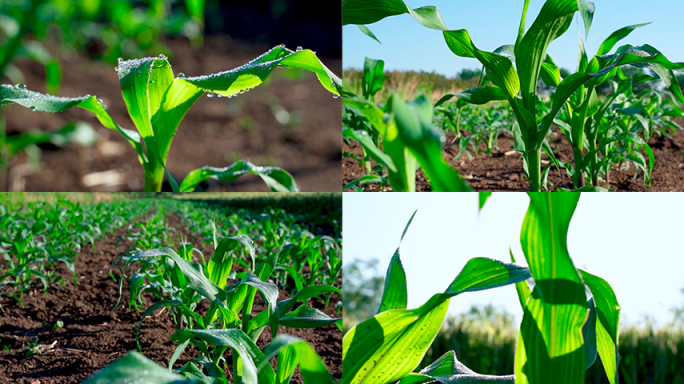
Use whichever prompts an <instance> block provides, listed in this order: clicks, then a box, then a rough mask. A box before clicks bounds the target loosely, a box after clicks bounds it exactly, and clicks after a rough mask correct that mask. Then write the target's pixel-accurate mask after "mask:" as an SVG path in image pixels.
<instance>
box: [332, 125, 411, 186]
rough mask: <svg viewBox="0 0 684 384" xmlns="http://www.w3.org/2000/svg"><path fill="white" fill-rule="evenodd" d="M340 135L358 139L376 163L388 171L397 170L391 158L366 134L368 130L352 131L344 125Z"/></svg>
mask: <svg viewBox="0 0 684 384" xmlns="http://www.w3.org/2000/svg"><path fill="white" fill-rule="evenodd" d="M342 137H349V138H352V139H354V140H356V141H358V142H359V143H360V144H361V146H362V147H363V149H365V150H366V153H367V154H368V156H370V158H371V159H373V160H375V161H376V162H377V163H378V164H380V165H382V166H384V167H387V168H388V169H389V171H390V172H393V173H396V172H397V168H396V166H395V165H394V161H393V160H392V158H391V157H389V156H388V155H387V154H385V153H383V152H382V151H381V150H380V148H378V147H377V146H376V145H375V143H374V142H373V139H372V138H371V137H370V135H368V132H366V131H361V130H358V131H354V130H352V129H351V128H349V127H344V128H342ZM366 176H371V175H366Z"/></svg>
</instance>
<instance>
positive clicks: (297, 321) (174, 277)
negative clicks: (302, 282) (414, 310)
mask: <svg viewBox="0 0 684 384" xmlns="http://www.w3.org/2000/svg"><path fill="white" fill-rule="evenodd" d="M239 248H244V249H246V250H247V252H248V254H249V255H250V258H251V260H252V268H251V271H253V272H245V273H235V271H234V270H233V269H232V267H233V263H234V260H235V259H236V254H237V253H236V251H237V250H238V249H239ZM281 251H282V248H280V249H276V250H274V251H273V252H272V253H271V254H270V255H269V256H268V257H267V258H266V259H265V260H264V261H262V262H261V263H259V265H257V266H256V267H254V260H256V259H255V254H254V253H255V248H254V243H253V242H252V240H251V239H250V238H249V237H248V236H246V235H238V236H233V237H227V238H224V239H222V240H221V241H219V242H218V244H216V250H215V252H214V253H213V255H212V256H211V258H210V259H209V261H208V262H205V263H202V264H200V263H196V262H194V261H192V248H191V246H184V247H181V249H180V254H178V253H176V252H175V251H173V250H171V249H168V248H162V249H154V250H149V251H145V252H142V253H140V254H138V255H135V256H133V257H130V258H128V259H127V260H126V261H125V263H124V265H123V266H122V267H121V269H120V271H121V273H122V275H121V276H122V279H121V282H120V284H123V272H124V271H125V270H126V268H128V267H129V266H131V265H132V264H133V263H135V262H140V266H139V268H138V270H137V272H136V273H135V274H133V275H132V276H131V277H130V279H129V281H130V304H131V305H135V306H136V307H137V308H138V309H139V310H140V307H139V305H140V306H144V301H143V300H142V296H141V295H142V293H144V292H150V293H152V294H154V295H155V296H157V297H158V298H159V299H161V300H160V301H158V302H156V303H154V304H153V305H151V306H150V307H148V308H146V309H145V311H144V313H143V315H142V319H141V321H140V324H139V325H138V329H137V330H136V340H137V336H138V331H139V330H140V325H142V322H143V321H144V319H145V317H147V316H148V315H149V314H151V313H152V312H154V311H155V310H157V309H159V308H162V307H166V308H168V309H169V310H170V311H171V312H172V314H173V318H174V321H175V323H176V325H177V331H176V332H175V333H174V334H173V335H172V336H171V340H172V341H176V342H177V343H178V346H177V348H176V351H175V353H174V355H173V356H172V357H171V360H170V361H169V367H171V368H173V365H174V363H175V362H176V360H177V359H178V358H179V357H180V356H181V355H182V353H183V352H184V351H185V349H186V348H187V347H188V346H189V345H191V344H192V345H194V346H196V347H197V348H198V349H199V350H200V351H201V353H202V357H200V358H198V359H194V360H192V361H191V362H189V363H187V364H186V365H185V366H183V367H182V368H180V369H178V370H176V372H178V373H182V374H184V375H185V376H186V377H189V378H198V379H202V380H205V382H210V383H226V382H227V381H226V379H225V378H226V372H225V371H226V369H228V363H227V361H226V358H225V357H224V354H225V352H227V351H228V350H231V351H232V352H231V357H232V368H233V375H232V377H233V383H234V384H242V383H244V384H252V383H254V384H256V383H257V382H258V383H260V384H261V383H276V381H275V380H276V376H277V378H278V381H277V383H279V384H280V383H289V382H290V378H291V376H292V374H293V373H294V369H295V368H296V367H297V366H298V365H299V367H300V369H301V371H302V373H303V376H304V380H305V382H307V383H309V382H310V383H315V382H317V381H315V380H322V381H321V382H327V383H332V377H331V376H330V374H329V373H328V371H327V369H326V368H325V365H323V363H322V361H321V359H320V357H318V355H316V354H315V353H313V354H312V353H311V352H312V350H309V349H310V347H309V346H308V344H307V345H306V346H302V347H297V348H295V347H293V348H288V346H291V345H295V344H297V345H300V344H298V343H299V342H300V340H298V339H296V338H293V337H291V336H287V335H279V336H277V331H278V326H279V325H282V326H285V327H291V328H316V327H322V326H326V325H330V324H333V323H336V322H338V321H339V319H333V318H330V317H328V316H327V315H325V314H324V313H322V312H320V311H318V310H316V309H314V308H311V307H309V306H307V305H306V304H303V305H300V306H299V307H298V308H297V309H294V310H293V308H294V306H295V304H297V303H298V302H303V303H306V301H307V300H308V299H310V298H312V297H316V296H319V295H322V294H326V293H330V292H337V293H340V291H339V290H338V289H337V288H335V287H332V286H325V285H316V286H308V287H305V288H303V289H302V290H301V291H299V292H297V293H296V294H295V295H294V296H292V297H291V298H290V299H287V300H283V301H280V302H278V288H277V287H276V285H274V284H272V283H268V282H267V280H268V279H269V278H270V277H271V275H272V273H273V271H274V269H275V266H276V265H277V262H278V257H279V255H280V254H281ZM229 280H237V282H235V283H233V284H229V282H230V281H229ZM121 286H122V285H121ZM257 292H258V293H259V294H260V295H261V297H262V298H263V300H264V302H265V303H266V306H267V308H266V309H265V310H264V311H262V312H260V313H259V314H257V315H256V316H252V310H253V304H254V299H255V297H256V294H257ZM203 300H208V301H209V309H208V310H207V311H206V312H205V313H204V314H200V313H199V310H198V303H199V302H200V301H203ZM240 315H241V316H240ZM267 325H269V326H270V329H271V336H272V338H273V340H274V341H273V342H272V343H271V344H269V346H268V347H267V348H265V349H264V351H263V352H262V351H260V350H259V348H258V347H257V346H256V342H257V340H258V339H259V336H260V335H261V333H262V332H263V330H264V329H265V327H266V326H267ZM338 326H339V323H338ZM304 344H306V343H304ZM307 347H308V349H307ZM278 352H280V354H278ZM276 354H278V372H277V373H276V372H275V371H274V370H273V368H271V366H270V365H269V364H268V361H269V360H271V359H272V358H273V357H275V356H276ZM202 367H203V368H202ZM305 372H306V373H305ZM308 375H310V376H308Z"/></svg>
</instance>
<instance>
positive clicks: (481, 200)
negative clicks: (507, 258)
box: [477, 192, 515, 263]
mask: <svg viewBox="0 0 684 384" xmlns="http://www.w3.org/2000/svg"><path fill="white" fill-rule="evenodd" d="M490 197H492V192H478V194H477V199H478V210H480V211H481V210H482V208H484V206H485V204H487V200H489V198H490ZM513 262H514V263H515V261H513Z"/></svg>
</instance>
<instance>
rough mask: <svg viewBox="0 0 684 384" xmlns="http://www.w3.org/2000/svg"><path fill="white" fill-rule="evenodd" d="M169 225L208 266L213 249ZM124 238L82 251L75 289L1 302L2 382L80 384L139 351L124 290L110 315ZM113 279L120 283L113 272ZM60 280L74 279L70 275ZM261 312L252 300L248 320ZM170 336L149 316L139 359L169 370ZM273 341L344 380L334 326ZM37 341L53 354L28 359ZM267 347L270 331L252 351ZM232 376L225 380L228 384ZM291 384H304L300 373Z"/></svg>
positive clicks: (167, 325) (318, 304)
mask: <svg viewBox="0 0 684 384" xmlns="http://www.w3.org/2000/svg"><path fill="white" fill-rule="evenodd" d="M167 222H168V224H169V225H170V226H172V227H174V228H176V229H177V231H178V234H179V235H181V236H184V237H185V238H186V239H188V240H190V241H191V242H192V243H193V244H195V246H196V247H197V248H199V249H200V250H201V251H202V252H203V254H204V257H205V258H206V259H207V260H208V258H209V257H211V254H212V252H213V247H212V246H202V245H201V244H202V238H201V237H199V236H196V235H193V234H192V233H190V232H189V231H188V230H187V229H186V228H185V227H184V226H183V225H182V224H181V222H180V218H179V217H178V216H177V215H175V214H172V215H171V216H170V217H169V219H168V220H167ZM126 235H127V229H126V228H122V229H119V230H117V231H115V232H114V233H113V234H112V235H109V236H106V237H105V238H103V239H102V240H99V241H96V243H95V245H94V248H95V249H94V250H93V248H92V247H91V246H90V245H86V246H84V247H83V250H82V252H81V253H80V254H79V255H78V260H77V262H76V263H75V267H76V275H77V281H78V286H75V285H73V284H66V285H64V286H62V287H61V289H57V288H55V287H51V288H50V289H49V291H48V292H47V294H45V295H43V294H42V290H40V289H33V290H31V291H30V292H28V293H26V294H24V295H23V296H22V297H21V299H22V301H23V302H24V307H21V306H19V305H18V303H17V302H16V301H14V300H12V299H8V298H7V297H6V296H4V297H3V298H2V299H0V304H1V305H2V308H3V309H4V312H0V347H1V348H0V349H1V351H0V377H2V378H3V382H10V383H18V384H37V383H40V384H58V383H60V384H61V383H79V382H81V381H82V380H84V379H85V378H86V377H88V376H90V375H92V374H93V373H95V372H96V371H98V370H99V369H101V368H103V367H104V366H105V365H107V364H109V363H111V362H112V361H114V360H115V359H117V358H119V357H121V356H122V355H124V354H126V353H127V352H128V351H132V350H136V349H137V346H136V342H135V328H136V327H137V325H138V323H139V321H140V318H141V315H142V313H139V312H137V311H136V310H135V309H129V308H128V307H127V302H128V297H129V291H128V287H127V283H125V284H124V289H123V296H122V303H121V304H120V305H119V306H118V307H117V308H116V309H114V307H115V305H116V302H117V299H118V297H119V285H118V283H117V282H115V281H114V280H113V279H112V278H111V277H110V276H109V269H110V266H111V263H112V262H113V261H114V260H116V259H117V258H118V256H119V255H120V254H121V253H122V252H123V251H125V250H127V249H129V248H130V244H131V243H130V242H128V241H127V240H124V241H121V242H120V243H119V245H118V247H116V249H115V245H116V242H117V241H118V240H119V239H120V238H121V237H122V236H126ZM115 275H117V277H118V270H116V271H115ZM64 276H65V277H67V278H68V279H69V280H70V279H71V277H70V274H69V273H65V275H64ZM288 297H289V294H288V293H286V292H285V291H283V290H281V291H280V298H279V300H283V299H287V298H288ZM145 300H146V302H147V305H150V304H151V303H152V302H153V300H152V296H151V295H149V296H148V297H146V298H145ZM340 300H341V297H340V296H339V295H337V294H334V295H333V297H332V298H331V300H330V304H329V305H328V306H327V307H326V306H325V305H324V302H323V301H322V300H318V299H312V300H310V301H309V303H308V304H309V305H310V306H313V307H314V308H316V309H318V310H321V311H323V312H324V313H326V314H327V315H329V316H331V317H334V318H338V317H341V314H338V313H336V311H335V308H336V304H337V302H338V301H340ZM265 307H266V306H265V304H264V303H263V301H261V298H260V297H259V295H257V301H256V302H255V305H254V308H253V315H256V314H257V313H259V312H261V311H262V310H263V309H265ZM113 309H114V310H113ZM57 320H61V321H62V322H63V323H64V326H63V327H62V328H59V329H57V330H54V331H53V330H52V327H53V326H54V324H55V323H56V322H57ZM174 331H175V326H174V324H173V322H172V320H171V315H170V314H169V313H168V311H166V310H158V311H156V312H154V313H153V314H151V315H150V316H148V317H147V318H146V319H145V322H144V323H143V325H142V328H141V331H140V345H141V348H142V353H143V354H144V355H145V356H147V357H149V358H150V359H152V360H154V361H156V362H157V363H159V364H161V365H162V366H164V367H166V366H167V363H168V361H169V359H170V358H171V356H172V355H173V352H174V351H175V347H176V343H174V342H171V341H169V340H168V339H169V337H170V336H171V334H173V332H174ZM278 333H287V334H290V335H293V336H296V337H299V338H301V339H304V340H306V341H307V342H309V344H311V345H312V346H313V348H314V349H315V350H316V352H317V353H318V354H319V355H320V356H321V357H322V358H323V360H324V363H325V364H326V366H327V367H328V369H329V371H330V372H331V374H332V375H333V377H334V378H335V379H336V380H339V379H341V377H342V332H341V331H340V330H339V328H337V327H336V326H335V325H329V326H326V327H322V328H316V329H291V328H284V327H280V329H279V330H278ZM36 337H37V338H38V343H39V345H44V346H50V347H46V348H45V349H44V350H43V352H42V354H39V355H34V356H32V357H26V356H25V352H24V351H23V348H25V347H27V346H28V342H29V341H31V340H33V339H35V338H36ZM270 340H271V336H270V328H269V327H266V329H265V330H264V332H263V333H262V335H261V337H260V339H259V341H258V342H257V345H258V346H259V348H262V349H263V347H264V346H265V345H267V344H268V343H269V342H270ZM198 354H199V353H198V351H197V350H196V349H195V348H194V347H189V348H188V349H187V350H186V351H185V352H184V354H183V355H182V356H181V358H180V359H179V360H178V361H177V362H176V364H175V365H174V367H175V368H179V367H181V366H182V365H183V364H185V363H186V362H187V361H189V360H190V359H192V358H194V357H197V356H198ZM229 355H230V352H227V353H226V355H225V357H226V360H227V361H228V362H229V365H230V361H232V360H231V358H230V356H229ZM272 364H273V363H272ZM229 369H232V368H229ZM230 374H231V372H228V375H229V379H230ZM4 380H8V381H4ZM292 382H293V383H302V381H301V376H300V373H299V369H297V371H296V372H295V375H294V376H293V380H292Z"/></svg>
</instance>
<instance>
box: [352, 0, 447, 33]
mask: <svg viewBox="0 0 684 384" xmlns="http://www.w3.org/2000/svg"><path fill="white" fill-rule="evenodd" d="M404 13H408V14H410V15H411V16H413V18H414V19H415V20H416V21H417V22H419V23H420V24H421V25H423V26H425V27H427V28H431V29H438V30H445V29H447V27H446V25H445V24H444V20H442V16H441V15H440V14H439V10H438V9H437V7H433V6H426V7H421V8H416V9H412V8H410V7H408V6H407V5H406V3H404V2H403V1H402V0H374V1H372V2H369V1H365V0H343V1H342V25H347V24H357V25H359V24H372V23H375V22H377V21H380V20H382V19H384V18H386V17H390V16H396V15H401V14H404Z"/></svg>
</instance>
